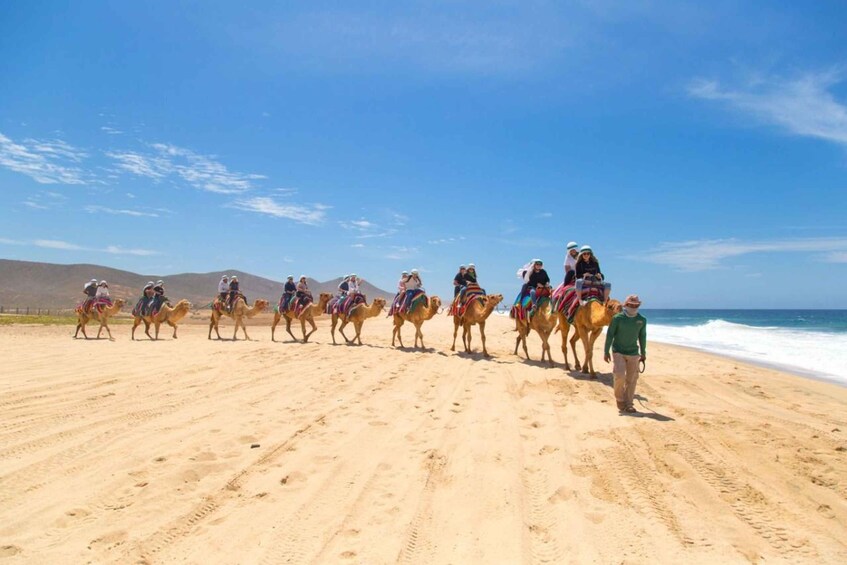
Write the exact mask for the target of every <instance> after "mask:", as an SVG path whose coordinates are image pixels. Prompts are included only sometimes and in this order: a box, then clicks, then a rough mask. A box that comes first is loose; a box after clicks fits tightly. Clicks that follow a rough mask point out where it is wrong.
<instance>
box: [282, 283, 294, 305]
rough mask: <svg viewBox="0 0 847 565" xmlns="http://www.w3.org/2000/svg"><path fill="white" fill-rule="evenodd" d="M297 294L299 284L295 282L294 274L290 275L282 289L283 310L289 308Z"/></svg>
mask: <svg viewBox="0 0 847 565" xmlns="http://www.w3.org/2000/svg"><path fill="white" fill-rule="evenodd" d="M296 294H297V285H296V284H294V275H288V277H287V278H286V280H285V286H284V287H283V289H282V307H283V310H288V306H289V305H290V304H291V299H292V298H294V296H295V295H296Z"/></svg>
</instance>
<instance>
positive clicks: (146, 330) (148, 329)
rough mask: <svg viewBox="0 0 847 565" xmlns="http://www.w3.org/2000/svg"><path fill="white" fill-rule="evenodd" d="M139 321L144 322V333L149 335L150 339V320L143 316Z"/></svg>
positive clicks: (151, 337)
mask: <svg viewBox="0 0 847 565" xmlns="http://www.w3.org/2000/svg"><path fill="white" fill-rule="evenodd" d="M141 321H142V322H144V333H145V334H146V335H147V337H149V338H150V339H151V340H152V339H153V336H152V335H150V322H148V321H147V320H145V319H143V318H142V319H141Z"/></svg>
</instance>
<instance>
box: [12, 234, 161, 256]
mask: <svg viewBox="0 0 847 565" xmlns="http://www.w3.org/2000/svg"><path fill="white" fill-rule="evenodd" d="M0 244H3V245H23V246H31V247H42V248H44V249H57V250H60V251H92V252H95V253H110V254H113V255H140V256H149V255H158V254H159V252H158V251H153V250H150V249H132V248H125V247H120V246H117V245H109V246H107V247H104V248H96V247H84V246H82V245H77V244H76V243H70V242H68V241H62V240H59V239H34V240H31V241H22V240H17V239H8V238H2V237H0Z"/></svg>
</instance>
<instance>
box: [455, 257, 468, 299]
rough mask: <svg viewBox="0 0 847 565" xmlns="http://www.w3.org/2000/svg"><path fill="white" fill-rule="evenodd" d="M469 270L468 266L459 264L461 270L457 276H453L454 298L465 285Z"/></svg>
mask: <svg viewBox="0 0 847 565" xmlns="http://www.w3.org/2000/svg"><path fill="white" fill-rule="evenodd" d="M467 272H468V269H467V267H465V266H464V265H459V272H458V273H456V276H455V277H453V298H456V297H457V296H459V292H460V291H461V290H462V287H464V286H465V273H467Z"/></svg>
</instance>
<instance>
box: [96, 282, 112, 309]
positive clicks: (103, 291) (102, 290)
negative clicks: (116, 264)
mask: <svg viewBox="0 0 847 565" xmlns="http://www.w3.org/2000/svg"><path fill="white" fill-rule="evenodd" d="M96 298H97V302H98V303H103V304H108V305H109V306H111V305H112V297H111V296H110V295H109V283H107V282H106V281H100V284H98V285H97V294H96Z"/></svg>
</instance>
